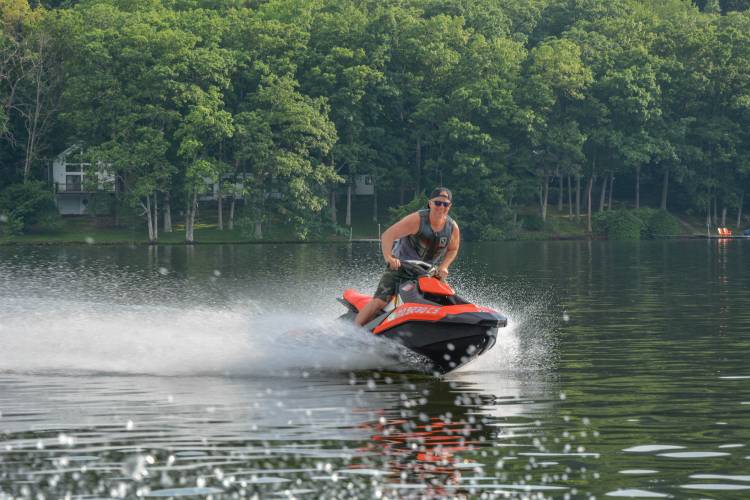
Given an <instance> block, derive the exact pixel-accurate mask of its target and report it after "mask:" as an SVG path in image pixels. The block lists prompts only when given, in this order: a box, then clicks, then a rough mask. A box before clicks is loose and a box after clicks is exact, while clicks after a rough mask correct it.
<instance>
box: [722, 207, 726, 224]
mask: <svg viewBox="0 0 750 500" xmlns="http://www.w3.org/2000/svg"><path fill="white" fill-rule="evenodd" d="M721 227H727V207H726V206H723V207H721Z"/></svg>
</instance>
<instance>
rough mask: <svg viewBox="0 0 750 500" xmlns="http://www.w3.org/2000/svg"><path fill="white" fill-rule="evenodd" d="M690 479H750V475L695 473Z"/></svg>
mask: <svg viewBox="0 0 750 500" xmlns="http://www.w3.org/2000/svg"><path fill="white" fill-rule="evenodd" d="M690 479H724V480H727V481H750V476H737V475H730V474H693V475H691V476H690Z"/></svg>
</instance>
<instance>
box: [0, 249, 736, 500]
mask: <svg viewBox="0 0 750 500" xmlns="http://www.w3.org/2000/svg"><path fill="white" fill-rule="evenodd" d="M749 259H750V241H656V242H641V243H635V242H634V243H624V242H623V243H615V242H612V243H609V242H599V241H595V242H585V241H573V242H527V243H497V244H465V245H464V247H463V248H462V252H461V255H460V256H459V260H458V262H457V263H456V265H455V266H454V267H453V268H452V274H451V283H452V284H453V285H454V287H455V288H457V289H458V290H459V292H460V293H462V295H464V296H466V297H467V298H470V299H472V300H474V301H476V302H477V303H479V304H482V305H487V306H490V307H494V308H496V309H498V310H500V311H502V312H504V313H505V314H506V315H507V316H508V317H509V326H508V327H507V328H505V329H503V330H501V332H500V336H499V340H498V343H497V344H496V345H495V347H494V348H493V350H492V351H490V352H489V353H487V354H486V355H484V356H483V357H482V358H480V359H479V360H477V361H476V362H474V363H472V364H470V365H468V366H467V367H465V368H463V369H462V370H461V371H459V372H457V373H453V374H451V375H449V376H447V377H445V378H442V379H438V378H434V377H432V376H427V375H419V374H416V373H412V372H409V373H402V372H400V371H399V370H400V369H401V368H403V367H399V366H393V362H392V361H390V359H391V357H390V356H389V354H390V352H391V351H390V349H391V346H390V345H387V344H386V343H384V342H380V341H377V339H373V338H371V337H368V336H367V335H365V334H364V333H363V332H362V331H358V330H357V329H355V328H354V327H352V326H348V325H344V324H341V323H337V322H336V321H335V320H334V319H335V318H336V316H338V315H339V314H341V313H343V312H344V308H343V307H342V306H341V305H340V304H338V303H337V302H336V300H335V298H336V296H338V295H339V294H340V292H341V291H342V290H343V289H344V288H347V287H355V288H359V289H360V290H363V291H371V290H372V289H373V288H374V285H375V283H376V282H377V279H378V277H379V274H380V271H381V270H382V268H383V265H382V263H381V261H380V258H379V256H378V250H377V246H376V245H375V244H353V245H234V246H210V245H206V246H197V247H195V248H185V247H182V246H174V247H160V248H147V247H142V246H138V247H127V246H123V247H110V246H96V245H91V246H68V247H56V248H55V247H31V246H29V247H23V246H19V247H0V499H9V498H65V497H68V498H82V499H84V498H85V499H93V498H136V497H146V498H159V497H164V498H168V497H174V498H181V497H193V498H196V497H197V498H204V497H212V498H244V497H252V496H257V497H259V498H277V497H278V498H445V497H467V498H477V497H486V498H495V497H500V498H505V497H511V498H591V497H596V498H604V497H629V498H667V497H672V498H722V499H723V498H748V497H750V293H748V289H749V287H750V270H748V266H747V263H748V262H750V261H749ZM381 368H385V369H386V371H384V370H381Z"/></svg>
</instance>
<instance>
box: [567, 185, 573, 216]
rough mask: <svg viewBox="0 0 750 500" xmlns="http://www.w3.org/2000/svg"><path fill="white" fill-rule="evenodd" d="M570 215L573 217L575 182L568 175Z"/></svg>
mask: <svg viewBox="0 0 750 500" xmlns="http://www.w3.org/2000/svg"><path fill="white" fill-rule="evenodd" d="M568 216H569V217H570V218H571V219H572V218H573V183H572V181H571V180H570V176H568Z"/></svg>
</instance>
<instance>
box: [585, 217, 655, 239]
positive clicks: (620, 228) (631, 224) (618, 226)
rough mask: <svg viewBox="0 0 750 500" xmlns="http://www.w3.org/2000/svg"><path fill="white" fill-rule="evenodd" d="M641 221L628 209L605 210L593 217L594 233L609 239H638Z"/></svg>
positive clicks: (641, 225) (642, 225)
mask: <svg viewBox="0 0 750 500" xmlns="http://www.w3.org/2000/svg"><path fill="white" fill-rule="evenodd" d="M643 227H644V224H643V221H642V220H641V219H639V218H638V217H637V216H636V215H635V214H634V213H633V212H632V211H629V210H607V211H606V212H599V213H597V214H596V215H594V217H593V223H592V228H593V230H594V234H598V235H603V236H606V237H607V239H610V240H639V239H640V238H641V231H642V229H643Z"/></svg>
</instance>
